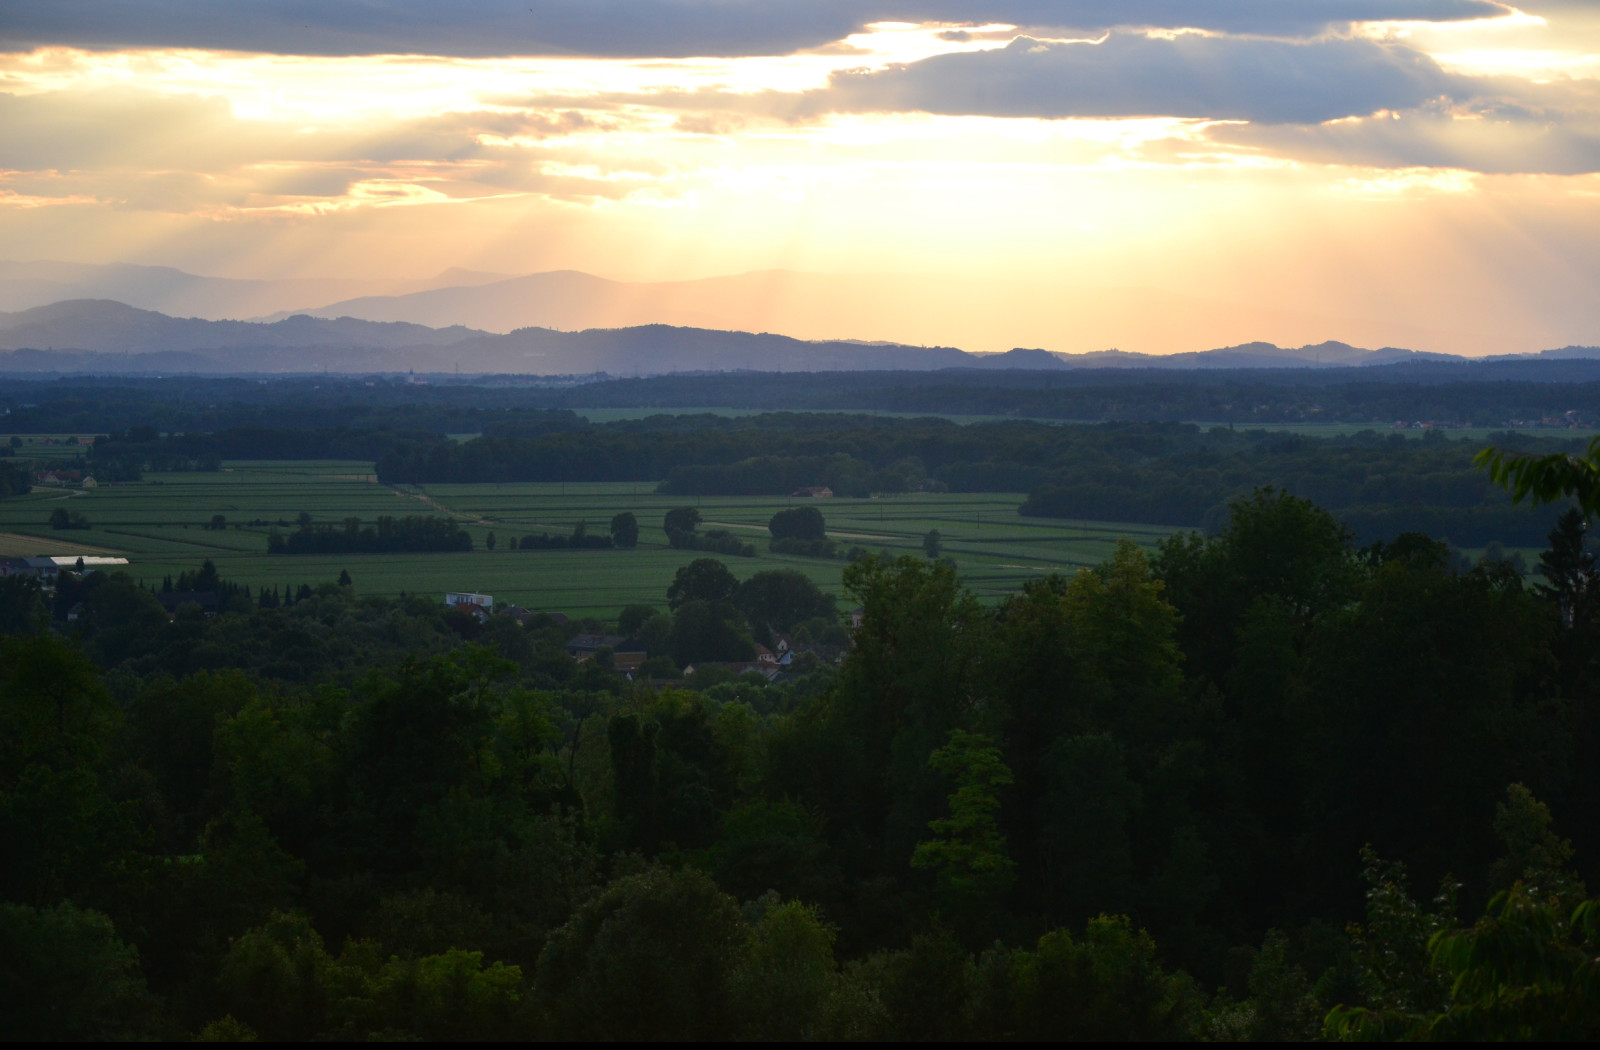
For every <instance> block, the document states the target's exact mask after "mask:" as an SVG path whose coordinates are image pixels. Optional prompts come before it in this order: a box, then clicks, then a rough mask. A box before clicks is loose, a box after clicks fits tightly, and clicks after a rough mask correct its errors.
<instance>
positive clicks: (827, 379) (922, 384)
mask: <svg viewBox="0 0 1600 1050" xmlns="http://www.w3.org/2000/svg"><path fill="white" fill-rule="evenodd" d="M9 380H10V381H8V382H7V383H6V384H5V386H4V388H3V389H0V433H23V434H28V433H60V432H69V431H78V432H97V433H105V432H107V431H108V430H110V431H116V430H125V429H127V428H129V427H137V426H154V427H156V428H157V429H158V430H159V431H161V432H162V433H208V434H209V433H215V432H217V431H220V430H227V429H234V428H237V429H244V430H249V429H268V430H318V431H337V430H339V429H340V428H346V429H349V430H356V431H378V430H384V429H388V430H397V431H406V430H411V431H422V432H427V433H443V434H472V433H488V432H490V431H492V430H494V429H495V428H496V427H497V426H500V427H512V428H521V427H524V426H526V425H528V422H529V421H530V420H540V419H544V420H548V421H552V422H559V420H560V418H561V416H557V415H551V416H541V413H545V412H550V413H562V414H563V415H567V418H575V417H571V416H570V414H569V413H570V410H574V409H580V410H581V409H594V408H603V409H633V410H637V409H658V408H659V409H664V410H682V409H694V408H723V409H755V410H762V411H779V410H816V411H829V410H839V409H846V410H853V411H889V412H904V413H927V414H940V415H971V416H1013V417H1020V418H1039V419H1051V420H1067V421H1076V422H1093V421H1144V422H1173V421H1198V422H1205V423H1224V424H1227V423H1232V424H1246V423H1356V424H1361V425H1363V426H1378V427H1388V426H1390V425H1392V424H1393V423H1395V422H1396V421H1398V420H1404V421H1407V422H1414V421H1429V420H1432V421H1438V422H1454V423H1466V424H1472V425H1474V426H1479V427H1501V426H1507V425H1509V424H1510V423H1511V421H1513V420H1521V421H1526V422H1532V423H1538V422H1540V421H1543V420H1551V421H1553V422H1559V423H1560V424H1566V423H1569V422H1578V423H1581V424H1583V425H1586V426H1593V425H1595V424H1596V423H1600V361H1593V360H1539V361H1503V362H1479V363H1459V362H1457V363H1439V362H1417V363H1412V364H1402V365H1387V366H1381V367H1366V368H1330V369H1305V368H1298V369H1295V368H1290V369H1260V370H1253V369H1228V370H1222V369H1219V370H1206V369H1201V370H1193V371H1172V370H1167V369H1134V368H1103V369H1071V370H1064V371H1022V370H997V369H968V370H954V371H951V370H946V371H934V372H820V373H810V374H803V373H789V374H784V375H781V376H777V375H772V374H766V373H752V372H729V373H710V374H703V373H694V374H683V375H666V376H649V377H641V378H632V379H619V378H611V377H607V376H604V375H598V376H587V377H581V378H580V377H570V376H569V377H555V378H549V379H541V378H539V377H530V376H471V377H459V376H455V377H452V376H433V377H430V379H429V381H428V383H427V384H420V383H411V382H408V381H406V379H405V378H404V377H395V376H373V377H369V378H365V379H362V378H357V377H351V376H316V377H307V376H290V377H275V378H272V379H243V378H239V379H227V378H201V377H193V376H169V377H164V378H161V379H153V378H152V379H140V378H136V377H129V376H120V377H114V378H112V377H107V378H99V379H97V378H93V377H84V376H69V377H62V378H59V379H47V380H41V379H38V378H36V377H22V376H17V377H9ZM1568 413H1572V415H1571V416H1570V417H1569V416H1568ZM533 425H541V424H539V423H537V422H535V423H534V424H533ZM284 440H286V441H292V440H293V439H292V438H284Z"/></svg>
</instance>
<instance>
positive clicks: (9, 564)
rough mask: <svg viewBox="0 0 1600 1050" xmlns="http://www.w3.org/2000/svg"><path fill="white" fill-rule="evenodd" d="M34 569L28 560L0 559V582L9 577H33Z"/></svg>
mask: <svg viewBox="0 0 1600 1050" xmlns="http://www.w3.org/2000/svg"><path fill="white" fill-rule="evenodd" d="M32 575H33V569H32V567H31V566H29V565H28V559H27V558H0V580H3V579H5V578H6V577H7V576H32Z"/></svg>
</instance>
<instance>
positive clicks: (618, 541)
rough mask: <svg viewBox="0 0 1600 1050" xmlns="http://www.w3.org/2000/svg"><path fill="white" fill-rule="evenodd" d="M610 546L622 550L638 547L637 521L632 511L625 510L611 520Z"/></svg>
mask: <svg viewBox="0 0 1600 1050" xmlns="http://www.w3.org/2000/svg"><path fill="white" fill-rule="evenodd" d="M611 544H612V546H614V547H620V548H622V549H623V550H630V549H632V548H634V547H637V546H638V545H639V519H638V518H636V517H634V514H633V511H631V510H625V511H623V512H622V513H621V514H618V515H617V516H616V517H614V518H612V519H611Z"/></svg>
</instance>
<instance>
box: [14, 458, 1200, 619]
mask: <svg viewBox="0 0 1600 1050" xmlns="http://www.w3.org/2000/svg"><path fill="white" fill-rule="evenodd" d="M370 469H371V468H370V465H369V464H364V463H350V462H322V463H269V462H238V463H230V464H229V465H228V469H227V470H225V471H222V472H219V473H189V474H151V475H149V476H147V478H146V479H145V480H144V481H142V482H137V483H131V484H126V485H106V486H102V487H100V488H98V489H95V490H92V491H88V492H83V493H68V492H64V491H61V490H46V489H40V490H36V491H35V492H34V493H32V494H30V495H29V496H26V497H21V498H16V499H11V500H7V501H5V502H4V503H0V533H5V534H7V536H8V539H7V540H6V541H5V545H6V552H7V553H15V554H71V553H75V552H77V553H81V551H82V549H83V548H90V547H92V548H96V549H99V550H103V551H106V552H110V553H116V554H121V555H123V556H126V557H127V558H129V560H130V562H131V564H130V567H129V569H130V572H131V573H132V575H133V576H134V577H135V578H138V579H143V580H145V581H146V582H148V583H152V584H154V583H157V582H159V580H160V579H161V578H162V577H163V576H165V575H168V574H171V575H174V576H175V575H177V574H178V573H179V572H182V571H184V570H185V569H192V568H194V567H196V566H197V565H198V564H199V563H200V561H201V560H203V559H205V558H211V559H212V560H213V561H215V562H216V564H217V567H218V568H219V570H221V572H222V573H223V575H224V576H225V577H227V578H229V579H233V580H237V581H239V582H241V583H245V584H248V585H250V586H251V587H252V588H256V587H262V586H268V587H280V588H281V587H284V586H294V587H298V586H299V585H300V584H301V583H311V584H316V583H319V582H323V581H327V580H330V579H333V578H334V577H336V576H337V575H338V574H339V572H340V571H341V570H343V571H348V572H349V573H350V574H351V576H352V577H353V578H354V580H355V582H356V587H357V589H358V591H360V592H361V593H366V594H380V595H396V594H400V593H401V592H413V593H414V592H423V593H430V592H433V593H441V594H442V593H443V592H444V591H446V590H476V591H483V592H487V593H490V594H493V595H495V597H496V600H497V601H501V602H507V601H510V602H516V603H517V604H520V605H524V606H527V607H529V608H537V609H549V610H559V611H564V612H568V613H571V614H602V615H609V614H613V613H614V612H615V611H616V610H617V609H618V608H620V607H621V606H622V605H624V604H627V603H629V602H635V601H639V602H645V603H653V604H662V603H664V601H665V593H666V588H667V585H668V584H669V583H670V582H671V580H672V576H673V574H674V573H675V572H676V571H677V570H678V568H679V567H680V566H682V565H684V564H686V563H687V562H688V561H690V560H692V559H693V558H695V557H699V556H701V555H699V554H698V553H697V552H693V551H679V550H673V549H671V548H670V547H669V546H668V545H667V543H666V536H665V534H664V533H663V532H662V530H661V518H662V515H664V514H665V512H666V511H667V510H668V509H670V508H672V507H674V506H683V505H693V506H696V507H697V508H698V509H699V511H700V514H701V517H702V519H703V525H702V530H704V529H708V528H719V527H721V528H727V529H729V530H730V531H733V532H734V533H735V534H737V535H740V536H742V537H748V539H749V541H750V542H752V543H753V544H754V545H755V547H756V549H757V551H758V552H759V553H758V554H757V556H756V557H754V558H739V557H730V558H726V559H724V560H726V561H727V563H728V565H729V567H730V568H731V569H733V571H734V572H735V573H736V574H737V575H739V576H740V577H746V576H749V575H751V574H753V573H755V572H758V571H761V570H763V569H770V568H792V569H798V570H799V571H801V572H804V573H805V574H806V575H808V576H810V577H811V578H813V579H814V580H816V581H817V583H818V584H819V585H821V586H822V587H824V588H825V589H827V590H829V591H831V592H832V593H835V594H839V593H840V574H841V572H842V571H843V568H844V565H845V562H844V561H842V560H824V559H814V558H802V557H794V556H782V555H773V554H770V553H768V552H767V550H766V546H767V543H766V540H767V529H766V524H767V521H768V519H769V518H771V516H772V515H773V513H775V512H776V511H778V510H781V509H783V508H784V507H787V506H792V505H796V504H798V503H802V502H806V501H804V500H796V499H791V498H785V497H715V498H713V497H705V498H700V499H694V498H688V497H681V496H663V495H658V494H657V493H656V492H655V491H654V486H653V485H650V484H648V483H637V484H635V483H617V484H602V483H592V484H504V485H432V486H428V487H427V488H426V489H410V488H407V489H405V490H397V489H393V488H389V487H385V486H381V485H378V484H377V483H376V482H375V480H373V479H372V476H371V474H370ZM1021 501H1022V496H1021V494H992V493H991V494H982V495H951V494H932V493H916V494H905V495H895V496H886V497H879V498H874V499H829V500H818V501H815V506H816V507H817V508H818V509H819V510H821V511H822V512H823V514H824V515H825V516H826V517H827V521H828V531H829V535H830V536H832V537H833V538H834V539H835V540H837V541H838V542H839V544H840V545H841V547H842V548H848V547H851V546H857V545H859V546H862V547H865V548H867V549H868V550H871V551H880V550H886V551H888V552H890V553H892V554H897V555H898V554H915V555H918V556H920V555H921V554H922V550H923V537H924V536H925V534H926V533H928V532H929V531H930V530H938V531H939V533H940V534H941V537H942V546H943V552H944V553H945V554H946V555H948V556H950V557H952V558H954V559H955V560H956V563H957V567H958V569H959V571H960V573H961V575H962V578H963V580H964V581H965V582H966V583H967V585H968V586H970V587H971V588H972V589H973V590H974V591H975V592H976V593H977V594H978V595H979V596H980V597H983V598H985V599H987V600H998V599H999V598H1000V597H1002V596H1003V595H1005V594H1007V593H1010V592H1012V591H1015V590H1016V589H1017V588H1018V587H1020V586H1021V584H1022V583H1023V581H1025V580H1028V579H1031V578H1036V577H1039V576H1042V575H1045V574H1047V573H1050V572H1070V571H1073V570H1075V569H1077V568H1080V567H1083V566H1086V565H1093V564H1095V563H1097V562H1099V561H1101V560H1103V559H1104V558H1105V557H1106V556H1107V555H1108V554H1109V553H1110V551H1111V549H1112V547H1113V545H1114V544H1115V543H1116V542H1117V540H1118V539H1119V538H1121V537H1124V536H1126V537H1129V538H1131V539H1133V540H1135V541H1136V542H1138V543H1141V544H1146V545H1148V544H1153V543H1154V542H1155V541H1156V540H1158V539H1159V538H1160V537H1161V536H1163V535H1165V534H1166V533H1167V532H1169V531H1171V530H1168V529H1162V528H1155V527H1151V526H1141V525H1121V524H1115V523H1104V522H1067V521H1053V520H1044V519H1037V518H1020V517H1018V516H1017V513H1016V508H1017V506H1018V505H1019V504H1020V503H1021ZM62 506H67V507H69V508H70V509H71V510H72V511H73V512H75V513H77V514H81V515H82V516H83V517H84V518H85V519H87V520H88V522H89V526H90V527H89V528H87V529H73V530H67V531H60V532H56V531H53V530H51V529H50V527H49V525H48V519H49V517H50V514H51V512H52V511H53V510H54V509H56V508H58V507H62ZM302 511H305V512H307V513H310V514H311V515H312V516H313V518H314V519H315V520H317V521H325V522H338V521H341V520H342V519H344V518H346V517H352V516H353V517H358V518H361V519H362V520H363V521H364V522H370V521H372V520H373V519H374V518H376V517H378V516H379V515H384V514H387V515H395V516H401V515H405V514H418V513H447V514H450V515H451V516H452V517H454V518H455V519H456V520H457V521H458V522H460V523H461V525H462V527H463V528H465V529H466V530H467V531H468V532H469V533H470V534H471V535H472V537H473V541H474V544H475V545H476V547H477V549H476V550H473V551H471V552H459V553H439V554H364V555H325V556H324V555H302V556H283V555H278V556H270V557H269V556H268V555H267V553H266V537H267V533H268V532H269V530H270V529H271V528H274V527H281V526H279V525H278V524H277V523H279V522H284V523H291V527H292V522H293V521H294V519H295V517H296V516H297V515H298V514H299V513H300V512H302ZM621 511H632V512H633V513H634V514H636V515H637V516H638V518H639V522H640V525H641V535H640V545H639V547H638V549H636V550H631V551H562V550H555V551H520V550H509V549H507V545H508V544H509V543H510V542H511V541H514V540H515V539H516V538H518V537H520V536H521V535H523V534H525V533H529V532H545V531H548V532H553V533H565V532H569V531H571V529H572V528H573V526H575V525H576V524H578V523H579V522H583V523H585V524H586V525H587V527H588V528H589V530H590V531H591V532H602V533H603V532H605V531H606V530H607V529H608V527H609V524H610V521H611V518H612V516H613V515H615V514H617V513H619V512H621ZM216 514H221V515H223V516H224V517H225V519H226V527H225V528H223V529H221V530H216V529H211V528H207V527H206V525H207V524H208V523H209V522H210V521H211V518H212V516H213V515H216ZM490 533H494V534H495V537H496V540H497V541H498V549H497V550H495V551H492V552H491V551H488V550H486V549H485V545H486V544H485V541H486V540H487V539H488V536H489V535H490ZM30 548H31V549H30ZM69 548H71V549H69Z"/></svg>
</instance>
